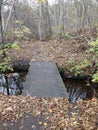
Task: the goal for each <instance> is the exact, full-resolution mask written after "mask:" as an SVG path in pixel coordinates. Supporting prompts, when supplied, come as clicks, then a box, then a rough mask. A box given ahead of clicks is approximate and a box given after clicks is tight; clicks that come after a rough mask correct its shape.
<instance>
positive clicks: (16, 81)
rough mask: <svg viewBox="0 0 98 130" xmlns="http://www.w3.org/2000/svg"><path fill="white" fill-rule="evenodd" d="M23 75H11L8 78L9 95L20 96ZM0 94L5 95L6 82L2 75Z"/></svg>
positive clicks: (0, 77) (0, 75) (0, 76)
mask: <svg viewBox="0 0 98 130" xmlns="http://www.w3.org/2000/svg"><path fill="white" fill-rule="evenodd" d="M25 75H26V74H24V73H20V74H18V73H13V74H12V76H9V77H8V84H9V93H10V95H18V94H22V89H23V82H24V80H25ZM0 92H2V93H3V94H5V95H7V88H6V80H5V77H4V75H3V74H0Z"/></svg>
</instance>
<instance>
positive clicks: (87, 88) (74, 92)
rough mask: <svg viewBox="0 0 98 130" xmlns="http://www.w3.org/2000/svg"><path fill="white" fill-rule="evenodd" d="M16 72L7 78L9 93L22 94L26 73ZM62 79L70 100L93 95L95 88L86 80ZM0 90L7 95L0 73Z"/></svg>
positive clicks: (84, 98) (87, 97) (88, 97)
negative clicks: (16, 73)
mask: <svg viewBox="0 0 98 130" xmlns="http://www.w3.org/2000/svg"><path fill="white" fill-rule="evenodd" d="M18 74H19V77H17V75H16V77H14V78H13V76H12V77H9V78H8V83H9V93H10V95H19V94H22V89H23V87H24V81H25V79H26V74H27V73H24V72H22V73H18ZM15 78H16V79H15ZM63 81H64V83H65V86H66V88H67V92H68V94H69V101H70V102H75V101H77V100H81V99H82V100H86V99H91V98H92V97H94V95H95V92H96V89H94V87H93V86H92V85H91V84H89V83H87V81H83V80H76V79H66V78H63ZM24 89H25V88H24ZM97 91H98V89H97ZM0 92H2V93H4V94H5V95H7V89H6V86H5V78H4V76H3V75H1V74H0Z"/></svg>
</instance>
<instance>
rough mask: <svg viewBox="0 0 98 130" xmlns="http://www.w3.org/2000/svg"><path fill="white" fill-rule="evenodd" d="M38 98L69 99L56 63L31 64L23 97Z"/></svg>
mask: <svg viewBox="0 0 98 130" xmlns="http://www.w3.org/2000/svg"><path fill="white" fill-rule="evenodd" d="M27 94H30V95H31V96H36V97H68V94H67V90H66V88H65V85H64V83H63V81H62V79H61V76H60V74H59V72H58V69H57V66H56V64H55V63H54V62H33V61H32V62H30V68H29V72H28V75H27V77H26V81H25V85H24V90H23V95H24V96H25V95H27Z"/></svg>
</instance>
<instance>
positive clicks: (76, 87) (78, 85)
mask: <svg viewBox="0 0 98 130" xmlns="http://www.w3.org/2000/svg"><path fill="white" fill-rule="evenodd" d="M64 83H65V86H66V88H67V92H68V94H69V101H70V102H75V101H77V100H86V99H91V98H92V97H93V96H94V92H95V91H96V90H95V89H94V88H93V86H91V85H90V84H89V83H87V82H86V81H82V80H76V79H64Z"/></svg>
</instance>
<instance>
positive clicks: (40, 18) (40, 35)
mask: <svg viewBox="0 0 98 130" xmlns="http://www.w3.org/2000/svg"><path fill="white" fill-rule="evenodd" d="M39 39H40V40H41V41H42V3H41V2H40V3H39Z"/></svg>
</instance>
